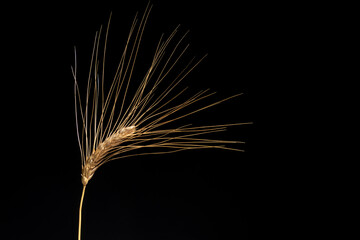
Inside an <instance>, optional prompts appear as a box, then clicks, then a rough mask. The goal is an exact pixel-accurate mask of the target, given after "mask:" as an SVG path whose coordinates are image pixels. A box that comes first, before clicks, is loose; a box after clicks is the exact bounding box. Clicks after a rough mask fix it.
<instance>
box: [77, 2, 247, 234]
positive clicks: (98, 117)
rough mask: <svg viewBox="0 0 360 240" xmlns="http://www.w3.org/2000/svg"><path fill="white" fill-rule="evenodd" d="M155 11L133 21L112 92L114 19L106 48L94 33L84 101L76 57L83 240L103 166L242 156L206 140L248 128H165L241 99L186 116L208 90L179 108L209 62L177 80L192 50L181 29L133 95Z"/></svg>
mask: <svg viewBox="0 0 360 240" xmlns="http://www.w3.org/2000/svg"><path fill="white" fill-rule="evenodd" d="M151 8H152V6H151V5H150V4H149V5H148V6H147V8H146V10H145V12H144V14H143V16H142V18H141V19H138V18H137V16H136V17H135V19H134V20H133V23H132V26H131V28H130V33H129V35H128V39H127V42H126V45H125V48H124V51H123V53H122V55H121V59H120V62H119V64H118V66H117V69H116V72H115V74H114V77H113V79H112V83H111V85H110V86H109V87H106V83H105V60H106V50H107V38H108V32H109V24H110V19H111V15H110V19H109V23H108V25H107V29H106V31H105V34H104V35H105V39H104V42H103V45H101V37H102V28H100V30H99V31H98V32H96V34H95V40H94V45H93V50H92V57H91V63H90V70H89V75H88V80H87V88H86V89H87V91H86V93H85V95H86V96H85V98H81V97H80V88H79V85H78V80H77V63H76V62H77V60H76V54H75V66H74V67H73V68H72V73H73V77H74V80H75V81H74V82H75V84H74V94H75V116H76V129H77V140H78V143H79V147H80V153H81V162H82V174H81V176H82V178H81V181H82V184H83V191H82V196H81V202H80V207H79V229H78V239H79V240H80V239H81V213H82V204H83V200H84V193H85V188H86V185H87V184H88V182H89V180H90V179H91V178H92V177H93V176H94V173H95V172H96V170H97V169H98V168H99V167H100V166H101V165H103V164H104V163H107V162H109V161H112V160H114V159H119V158H125V157H129V156H138V155H145V154H162V153H173V152H178V151H182V150H188V149H204V148H219V149H229V150H235V151H242V150H240V149H237V148H230V147H227V146H226V144H233V143H242V142H239V141H225V140H216V139H208V138H204V137H202V136H203V135H204V134H209V133H215V132H220V131H225V130H226V128H227V127H229V126H234V125H241V124H247V123H233V124H223V125H210V126H199V127H193V126H191V125H190V124H189V125H184V126H179V127H176V128H166V126H168V124H170V123H172V122H174V121H177V120H179V119H182V118H185V117H187V116H189V115H191V114H194V113H196V112H199V111H201V110H204V109H207V108H209V107H212V106H215V105H217V104H220V103H222V102H224V101H227V100H229V99H231V98H234V97H237V96H239V95H240V94H237V95H234V96H231V97H228V98H226V99H223V100H220V101H216V102H213V103H210V104H208V103H207V104H206V105H205V106H201V107H198V108H196V109H193V110H191V111H188V112H185V113H182V112H181V110H183V109H185V108H189V106H190V105H193V104H194V103H197V102H199V101H203V100H204V99H206V98H208V97H210V96H212V95H213V94H214V93H209V90H204V91H200V92H198V93H196V94H194V95H193V96H192V97H190V98H187V99H186V100H185V101H182V102H181V103H177V104H174V103H175V102H176V101H177V100H178V99H179V97H180V96H181V95H182V94H183V93H184V91H185V90H186V89H183V90H181V91H178V92H177V93H175V91H176V87H177V86H178V85H179V83H180V82H181V81H182V80H183V79H184V78H185V77H186V76H187V75H188V74H189V72H191V71H192V70H193V69H194V68H195V67H196V66H197V65H198V64H199V63H200V62H201V61H202V60H203V58H204V57H205V56H204V57H203V58H201V59H199V60H197V61H195V59H194V58H193V59H192V60H190V61H189V62H188V63H187V64H185V66H184V67H183V68H182V69H181V70H180V71H178V72H177V73H176V74H175V76H173V75H174V74H173V72H174V70H175V69H176V68H175V67H176V66H177V65H178V63H179V62H180V59H181V58H182V57H183V55H184V54H185V52H186V51H187V50H188V47H189V45H186V46H183V47H181V46H182V45H181V43H182V42H183V40H184V37H185V36H186V34H187V33H185V34H184V35H182V36H181V37H180V38H179V40H178V41H177V42H175V43H173V42H174V38H175V37H176V36H177V33H178V28H179V27H177V28H175V30H174V31H173V32H172V33H171V34H170V35H169V36H168V37H167V38H165V37H164V35H162V36H161V37H160V40H159V41H158V44H157V46H156V49H155V52H154V55H153V58H152V62H151V64H150V67H149V68H148V70H147V72H146V73H145V75H144V77H143V78H142V80H141V82H140V84H139V85H138V88H137V90H136V91H135V93H134V94H130V92H129V89H130V86H131V81H132V77H133V72H134V66H135V63H136V60H137V57H138V52H139V48H140V45H141V41H142V38H143V33H144V29H145V25H146V23H147V20H148V17H149V14H150V11H151ZM101 46H102V47H101ZM170 46H172V47H170ZM100 49H101V50H100ZM75 53H76V51H75ZM168 78H171V79H172V80H171V81H170V83H168V85H166V86H165V87H164V86H163V85H162V84H163V83H164V80H167V79H168ZM161 86H162V87H161ZM129 95H130V96H129ZM140 149H141V150H142V151H139V150H140ZM134 150H136V151H135V152H134Z"/></svg>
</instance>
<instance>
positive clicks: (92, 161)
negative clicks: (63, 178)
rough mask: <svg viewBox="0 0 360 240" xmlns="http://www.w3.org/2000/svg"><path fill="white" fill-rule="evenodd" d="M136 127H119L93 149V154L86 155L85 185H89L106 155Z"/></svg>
mask: <svg viewBox="0 0 360 240" xmlns="http://www.w3.org/2000/svg"><path fill="white" fill-rule="evenodd" d="M135 130H136V127H135V126H130V127H124V128H121V129H119V130H118V131H117V132H115V133H114V134H112V135H111V136H109V137H107V138H106V139H105V140H104V141H103V142H101V143H99V145H98V146H97V148H96V149H94V150H93V152H92V154H91V155H90V156H88V157H86V160H85V164H84V166H83V167H82V173H81V182H82V184H83V185H84V186H86V185H87V183H88V182H89V180H90V179H91V178H92V176H93V175H94V173H95V171H96V170H97V169H98V167H99V166H100V165H101V164H102V163H103V162H104V160H105V157H106V156H107V154H108V153H109V151H111V150H112V149H114V147H116V146H118V145H119V144H121V143H122V142H124V140H125V139H126V138H128V137H130V136H131V135H132V134H134V133H135Z"/></svg>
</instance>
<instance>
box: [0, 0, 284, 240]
mask: <svg viewBox="0 0 360 240" xmlns="http://www.w3.org/2000/svg"><path fill="white" fill-rule="evenodd" d="M152 3H153V4H154V8H153V11H152V13H151V15H150V19H149V21H148V27H147V30H146V33H145V36H146V37H145V38H146V39H149V42H151V40H153V41H154V40H157V39H158V37H159V36H160V34H161V33H162V32H165V33H169V32H170V31H171V30H172V29H173V28H174V27H176V26H177V25H178V24H181V31H183V32H185V31H186V30H190V34H189V36H188V37H187V39H186V41H187V42H189V43H191V48H190V53H191V54H192V55H194V56H198V57H201V56H203V55H204V54H206V53H208V54H209V55H208V57H207V58H206V59H205V60H204V61H203V63H201V65H200V66H199V67H198V68H197V69H196V70H195V71H194V72H193V73H192V74H191V75H189V77H188V78H187V79H186V81H185V82H186V85H187V86H189V87H190V88H194V89H195V90H198V89H207V88H210V89H212V90H214V91H217V92H218V98H219V99H221V98H223V97H226V96H230V95H232V94H236V93H239V92H242V93H244V94H243V95H242V96H241V97H239V98H236V99H234V100H231V101H229V102H226V103H224V104H222V105H220V106H217V107H214V108H211V109H209V110H208V111H204V112H202V113H199V114H197V115H196V116H194V117H193V118H190V119H189V121H190V120H191V121H195V122H197V123H199V124H202V123H203V124H206V123H207V122H209V123H214V124H215V123H218V124H221V123H229V122H249V121H252V122H254V124H253V125H251V126H250V125H247V126H240V127H232V128H230V129H229V131H228V132H226V133H222V134H219V135H216V137H218V138H221V139H230V140H239V141H245V142H246V144H245V145H240V146H239V147H240V148H241V149H243V150H245V152H244V153H239V152H231V151H221V150H198V151H187V152H186V151H185V152H181V153H176V154H169V155H152V156H144V157H134V158H129V159H124V160H118V161H114V162H111V163H109V164H106V165H104V166H103V167H101V168H100V169H99V170H98V171H97V172H96V174H95V176H94V178H93V179H92V180H91V181H90V183H89V185H88V187H87V192H86V195H85V202H84V206H83V239H85V240H92V239H109V240H110V239H123V240H125V239H134V240H135V239H157V240H160V239H209V240H210V239H258V237H259V236H261V235H264V234H265V235H267V233H268V232H269V231H273V230H274V229H273V228H271V229H270V228H269V227H268V225H269V224H270V223H271V222H272V221H274V216H273V215H269V209H272V203H273V199H274V198H275V196H276V193H275V192H274V191H273V190H272V189H273V186H272V184H273V181H271V179H273V177H274V175H273V173H272V172H271V171H272V170H273V169H274V167H273V165H272V164H271V163H270V161H271V159H269V158H267V151H268V149H266V141H267V140H268V139H269V136H267V135H266V134H262V133H261V128H262V125H263V124H264V120H263V119H264V118H262V116H263V115H268V116H267V117H269V116H270V117H271V116H272V114H273V113H272V111H271V109H272V105H271V104H269V103H268V101H269V99H267V96H268V95H262V94H263V93H266V92H267V91H268V90H267V86H269V82H271V81H272V80H273V79H271V78H269V73H270V72H271V71H272V70H271V69H272V66H273V65H275V64H274V62H273V61H275V59H272V58H271V57H270V56H269V52H273V53H274V52H276V51H274V49H273V43H274V42H276V41H277V40H274V38H276V36H277V35H276V34H277V33H276V24H274V22H276V20H277V15H276V7H274V6H272V7H270V6H267V5H264V4H261V3H254V4H244V3H240V4H238V3H235V2H233V1H220V2H217V1H210V2H209V1H184V0H182V1H152ZM146 4H147V1H129V2H128V3H123V2H122V1H113V2H111V3H106V2H103V1H101V2H94V3H86V4H76V3H74V2H68V3H65V2H59V3H54V2H51V3H47V4H33V3H32V4H27V5H21V6H16V5H15V6H10V5H9V6H8V7H4V9H3V11H9V12H10V13H11V14H9V16H8V17H7V19H6V21H5V22H3V25H5V26H4V28H3V30H2V31H3V40H4V41H5V43H4V44H3V48H4V49H3V52H4V55H3V58H4V59H3V61H5V62H6V63H4V65H3V67H4V69H3V73H4V75H3V76H4V79H3V87H2V90H3V91H2V92H3V97H4V98H5V100H4V101H3V103H4V104H3V112H4V113H5V114H4V115H3V120H4V121H5V123H4V125H3V126H4V130H5V131H6V132H7V133H4V136H6V140H5V141H6V142H7V143H6V145H5V147H4V149H5V151H6V150H10V151H9V152H8V153H7V154H4V156H3V162H4V163H5V167H4V169H3V171H4V174H3V176H4V180H3V181H2V185H3V192H4V196H5V200H6V204H5V205H3V211H2V214H1V215H2V221H3V223H2V227H3V228H4V230H5V231H4V232H3V233H2V234H5V236H6V237H5V238H4V239H62V240H63V239H77V223H78V222H77V221H78V205H79V200H80V195H81V188H82V185H81V182H80V172H81V166H80V154H79V151H78V145H77V141H76V132H75V119H74V104H73V99H74V98H73V79H72V75H71V69H70V66H71V65H72V64H73V61H74V52H73V47H74V46H77V48H78V53H79V56H78V61H79V64H80V66H86V64H87V63H88V62H87V61H89V54H90V52H91V46H92V41H93V36H94V33H95V31H96V30H97V29H98V27H99V26H100V24H106V22H107V19H108V16H109V13H110V12H111V11H112V13H113V20H112V25H111V32H110V38H111V39H113V40H112V41H113V46H117V47H119V46H120V47H122V46H123V43H124V40H125V38H126V36H127V32H128V29H129V27H130V24H131V21H132V19H133V17H134V15H135V13H136V11H139V12H140V14H141V13H142V12H143V10H144V8H145V7H146ZM115 41H119V44H115V43H114V42H115ZM279 41H281V40H279ZM144 46H146V47H147V48H148V49H149V48H151V44H150V43H149V44H145V45H144ZM120 47H119V49H121V48H120ZM144 48H145V47H144ZM150 50H151V49H150ZM144 51H145V53H146V54H149V53H151V51H149V50H147V51H146V49H145V50H144ZM114 52H115V51H114ZM109 56H110V57H116V56H118V55H116V54H115V53H112V52H111V53H110V54H109ZM148 56H149V55H148ZM275 56H276V55H275ZM82 71H87V70H86V69H84V68H83V69H82ZM272 78H273V77H272ZM79 81H85V79H81V80H79ZM264 105H266V107H265V106H264ZM265 111H266V113H265ZM5 126H9V129H7V127H5ZM6 152H7V151H6Z"/></svg>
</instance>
